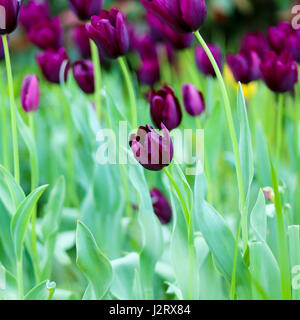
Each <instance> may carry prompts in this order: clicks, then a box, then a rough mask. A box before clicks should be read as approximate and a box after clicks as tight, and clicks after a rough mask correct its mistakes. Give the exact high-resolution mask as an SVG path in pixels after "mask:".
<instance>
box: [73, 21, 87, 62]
mask: <svg viewBox="0 0 300 320" xmlns="http://www.w3.org/2000/svg"><path fill="white" fill-rule="evenodd" d="M72 38H73V41H74V43H75V45H76V47H77V49H78V51H79V53H80V55H81V57H82V58H83V59H89V58H90V57H91V46H90V39H89V34H88V33H87V31H86V28H85V25H82V26H78V27H76V28H74V29H73V32H72Z"/></svg>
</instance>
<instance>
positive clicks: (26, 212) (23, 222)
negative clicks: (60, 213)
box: [11, 185, 48, 261]
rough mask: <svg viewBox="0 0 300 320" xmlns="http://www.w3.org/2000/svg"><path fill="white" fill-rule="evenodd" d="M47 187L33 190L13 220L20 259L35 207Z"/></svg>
mask: <svg viewBox="0 0 300 320" xmlns="http://www.w3.org/2000/svg"><path fill="white" fill-rule="evenodd" d="M47 187H48V185H44V186H41V187H39V188H37V189H35V190H34V191H32V192H31V193H30V194H29V195H28V196H27V197H26V198H25V199H24V200H23V201H22V202H21V204H20V205H19V207H18V209H17V212H16V214H15V215H14V217H13V219H12V221H11V233H12V237H13V241H14V245H15V251H16V256H17V259H18V260H19V261H20V260H21V256H22V248H23V242H24V239H25V235H26V231H27V228H28V224H29V221H30V217H31V214H32V212H33V208H34V206H35V205H36V203H37V201H38V200H39V198H40V196H41V195H42V194H43V192H44V191H45V189H46V188H47Z"/></svg>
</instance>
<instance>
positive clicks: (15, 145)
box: [2, 34, 20, 184]
mask: <svg viewBox="0 0 300 320" xmlns="http://www.w3.org/2000/svg"><path fill="white" fill-rule="evenodd" d="M2 42H3V48H4V55H5V63H6V72H7V81H8V90H9V102H10V115H11V135H12V143H13V157H14V175H15V180H16V182H17V184H20V167H19V150H18V131H17V122H16V105H15V97H14V83H13V76H12V70H11V62H10V55H9V49H8V43H7V36H6V35H5V34H4V35H2Z"/></svg>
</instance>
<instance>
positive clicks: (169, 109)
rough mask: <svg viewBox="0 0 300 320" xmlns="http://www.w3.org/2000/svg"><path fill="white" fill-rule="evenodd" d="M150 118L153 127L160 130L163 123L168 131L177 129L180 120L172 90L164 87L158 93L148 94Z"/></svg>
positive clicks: (180, 115)
mask: <svg viewBox="0 0 300 320" xmlns="http://www.w3.org/2000/svg"><path fill="white" fill-rule="evenodd" d="M149 102H150V111H151V117H152V120H153V122H154V124H155V126H156V127H157V128H159V129H161V124H162V123H163V124H164V125H165V126H166V127H167V129H168V130H170V131H171V130H173V129H175V128H177V127H178V126H179V125H180V123H181V120H182V112H181V108H180V103H179V100H178V99H177V97H176V96H175V93H174V91H173V89H172V88H171V87H169V86H164V87H163V88H162V89H160V90H159V91H157V92H155V91H153V90H152V91H151V92H150V93H149Z"/></svg>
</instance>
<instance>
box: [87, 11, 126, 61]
mask: <svg viewBox="0 0 300 320" xmlns="http://www.w3.org/2000/svg"><path fill="white" fill-rule="evenodd" d="M86 30H87V32H88V34H89V37H90V38H91V39H92V40H94V42H95V43H96V45H97V46H98V48H99V50H100V51H101V52H103V53H104V55H106V56H107V57H108V58H111V59H116V58H118V57H121V56H124V55H125V54H126V53H127V52H128V50H129V46H130V40H129V32H128V28H127V24H126V18H125V15H124V14H123V13H122V12H121V11H119V10H118V9H111V10H110V11H109V12H108V11H106V10H102V11H101V12H100V15H99V16H93V17H92V18H91V24H88V23H87V24H86Z"/></svg>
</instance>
